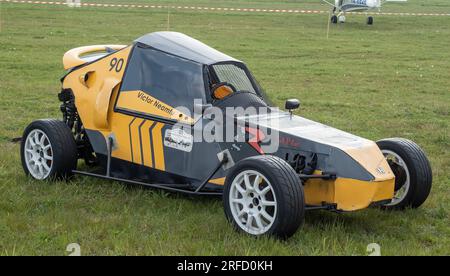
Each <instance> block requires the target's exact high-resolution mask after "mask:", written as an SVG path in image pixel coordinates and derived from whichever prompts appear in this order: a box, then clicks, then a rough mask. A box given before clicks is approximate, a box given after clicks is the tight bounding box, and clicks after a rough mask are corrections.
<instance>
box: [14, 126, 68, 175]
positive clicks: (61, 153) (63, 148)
mask: <svg viewBox="0 0 450 276" xmlns="http://www.w3.org/2000/svg"><path fill="white" fill-rule="evenodd" d="M21 159H22V167H23V170H24V171H25V173H26V174H27V175H30V176H31V177H33V178H34V179H37V180H46V179H53V178H58V179H60V178H68V177H70V176H71V175H72V170H74V169H76V164H77V146H76V143H75V140H74V138H73V135H72V132H71V130H70V129H69V127H68V126H67V125H66V124H65V123H64V122H62V121H57V120H38V121H34V122H32V123H31V124H30V125H29V126H28V127H27V128H26V129H25V131H24V133H23V136H22V143H21Z"/></svg>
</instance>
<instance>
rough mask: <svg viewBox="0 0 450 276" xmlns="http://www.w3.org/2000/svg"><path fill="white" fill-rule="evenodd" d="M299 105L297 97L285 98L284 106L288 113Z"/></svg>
mask: <svg viewBox="0 0 450 276" xmlns="http://www.w3.org/2000/svg"><path fill="white" fill-rule="evenodd" d="M299 107H300V101H299V100H297V99H289V100H286V103H285V105H284V108H285V109H287V110H289V113H291V115H292V111H293V110H294V109H297V108H299Z"/></svg>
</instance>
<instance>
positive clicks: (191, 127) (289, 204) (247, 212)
mask: <svg viewBox="0 0 450 276" xmlns="http://www.w3.org/2000/svg"><path fill="white" fill-rule="evenodd" d="M63 63H64V68H65V69H66V70H67V74H66V75H65V76H64V77H63V78H62V79H61V82H62V91H61V92H60V93H59V100H60V101H61V102H62V105H61V111H62V113H63V119H62V120H38V121H35V122H33V123H31V124H30V125H29V126H28V127H27V128H26V129H25V132H24V134H23V138H22V143H21V157H22V165H23V168H24V170H25V173H26V174H28V175H31V176H32V177H33V178H35V179H39V180H46V179H58V178H59V179H60V178H68V177H71V176H72V175H73V174H81V175H87V176H93V177H100V178H104V179H110V180H117V181H122V182H126V183H132V184H139V185H145V186H149V187H153V188H160V189H165V190H168V191H173V192H182V193H186V194H191V195H215V196H223V204H224V209H225V214H226V217H227V218H228V219H229V221H230V222H231V223H232V224H233V225H234V226H235V227H236V229H239V230H241V231H244V232H246V233H249V234H251V235H262V234H270V235H274V236H278V237H289V236H291V235H292V234H294V233H295V231H296V230H297V229H298V227H299V226H300V225H301V224H302V222H303V220H304V216H305V210H313V209H325V210H331V211H354V210H359V209H363V208H367V207H369V206H372V205H378V206H381V208H386V209H394V208H395V209H403V208H405V207H412V208H416V207H419V206H420V205H421V204H422V203H423V202H424V201H425V200H426V198H427V197H428V195H429V192H430V189H431V183H432V174H431V168H430V165H429V162H428V160H427V157H426V156H425V154H424V152H423V151H422V150H421V149H420V148H419V146H417V145H416V144H415V143H413V142H411V141H409V140H406V139H400V138H392V139H384V140H380V141H378V142H376V143H375V142H372V141H369V140H366V139H363V138H360V137H357V136H355V135H352V134H349V133H346V132H343V131H340V130H337V129H334V128H332V127H329V126H325V125H323V124H320V123H316V122H313V121H311V120H308V119H305V118H302V117H299V116H296V115H293V114H292V110H294V109H296V108H298V107H299V102H298V101H297V100H287V101H286V106H285V109H287V110H288V112H285V111H279V110H277V109H275V108H273V107H270V106H271V104H270V103H269V101H268V99H267V97H266V96H265V95H264V92H263V90H262V88H261V87H260V85H259V84H258V83H257V81H256V80H255V78H254V77H253V76H252V74H251V73H250V71H249V70H248V68H247V67H246V66H245V64H244V63H242V62H241V61H238V60H236V59H234V58H232V57H230V56H227V55H225V54H223V53H221V52H219V51H216V50H214V49H212V48H210V47H208V46H207V45H205V44H203V43H201V42H199V41H197V40H195V39H193V38H190V37H188V36H186V35H183V34H180V33H175V32H157V33H151V34H148V35H144V36H142V37H140V38H138V39H137V40H136V41H134V43H132V45H130V46H123V45H97V46H87V47H80V48H76V49H72V50H70V51H68V52H67V53H66V54H65V55H64V58H63ZM194 99H197V103H195V102H194ZM178 107H183V108H178ZM230 107H242V108H245V109H247V108H249V107H254V108H255V109H256V108H258V109H259V108H263V107H266V108H267V109H268V110H269V111H268V112H265V113H262V112H261V113H259V112H257V113H256V114H253V115H249V114H244V115H242V116H233V118H231V122H232V125H233V128H234V130H236V133H238V134H236V137H234V138H233V139H232V140H231V141H230V140H223V141H213V142H211V141H206V140H205V139H201V140H200V141H196V140H195V139H194V138H195V137H196V134H197V133H199V132H200V133H201V132H204V130H205V128H206V127H207V126H208V125H211V123H213V124H216V130H214V131H221V128H223V127H224V126H225V125H229V124H230V123H227V124H224V123H220V122H219V121H220V120H217V119H218V116H212V115H211V112H209V110H211V109H213V108H219V109H220V110H225V109H227V108H230ZM195 109H197V110H200V112H193V111H194V110H195ZM191 114H199V116H194V115H191ZM224 116H225V117H226V118H227V119H228V120H226V121H227V122H230V118H229V116H228V117H227V116H226V115H224ZM216 121H217V123H215V122H216ZM214 131H211V133H214ZM272 132H273V133H275V132H276V133H278V138H277V139H278V140H277V142H278V147H277V148H276V150H275V151H272V152H268V151H265V150H264V145H265V143H266V142H267V141H266V138H267V137H268V136H269V134H270V133H272ZM239 137H241V138H243V139H238V138H239ZM80 159H82V160H83V159H84V161H85V165H82V167H83V168H86V169H83V170H77V165H78V163H79V162H78V161H79V160H80ZM80 165H81V164H80Z"/></svg>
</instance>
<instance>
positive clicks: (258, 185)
mask: <svg viewBox="0 0 450 276" xmlns="http://www.w3.org/2000/svg"><path fill="white" fill-rule="evenodd" d="M229 200H230V207H231V212H232V214H233V217H234V219H235V221H236V222H237V224H238V225H239V227H241V228H242V229H243V230H244V231H246V232H248V233H250V234H253V235H260V234H264V233H265V232H267V231H268V229H270V227H271V226H272V224H273V222H274V221H275V217H276V205H277V204H276V198H275V193H274V191H273V187H272V185H271V184H270V182H269V181H268V180H267V179H266V178H265V177H264V175H262V174H261V173H259V172H257V171H253V170H248V171H243V172H241V173H240V174H238V175H237V176H236V177H235V179H234V181H233V182H232V184H231V191H230V198H229Z"/></svg>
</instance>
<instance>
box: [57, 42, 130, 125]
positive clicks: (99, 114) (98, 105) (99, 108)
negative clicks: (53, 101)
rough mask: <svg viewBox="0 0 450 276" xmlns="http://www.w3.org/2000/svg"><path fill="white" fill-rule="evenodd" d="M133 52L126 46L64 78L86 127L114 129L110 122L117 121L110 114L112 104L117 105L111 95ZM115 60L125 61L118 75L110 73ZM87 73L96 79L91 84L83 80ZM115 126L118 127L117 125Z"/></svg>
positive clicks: (64, 84) (65, 86) (115, 72)
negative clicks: (112, 62)
mask: <svg viewBox="0 0 450 276" xmlns="http://www.w3.org/2000/svg"><path fill="white" fill-rule="evenodd" d="M94 48H95V47H94ZM130 50H131V47H126V48H124V49H122V50H120V51H118V52H115V53H113V54H111V55H110V56H108V57H106V58H103V59H101V60H98V61H96V62H94V63H92V64H88V65H86V66H84V67H82V68H80V69H77V70H74V71H72V72H71V73H69V74H68V75H67V76H66V78H65V79H64V83H63V87H64V88H70V89H72V91H73V93H74V96H75V104H76V106H77V111H78V113H79V115H80V117H81V120H82V121H83V125H84V127H85V128H87V129H93V130H100V131H105V132H108V131H110V130H111V128H112V126H109V124H108V121H109V120H114V119H113V117H115V116H112V115H111V114H107V113H111V111H112V108H111V105H113V104H114V102H113V101H112V100H111V98H112V92H114V90H115V89H116V88H117V87H118V85H119V84H120V82H121V81H122V77H123V73H124V71H125V67H126V64H127V61H128V56H129V53H130ZM69 52H70V51H69ZM114 58H116V59H118V60H119V59H123V60H124V62H123V66H122V70H120V71H119V72H117V71H116V70H114V69H113V70H109V69H110V68H111V65H110V63H111V60H112V59H114ZM88 73H89V74H90V75H92V74H95V79H96V80H97V81H96V82H93V83H90V85H86V83H85V82H84V77H85V75H86V74H88ZM114 124H115V125H117V124H116V122H115V123H114ZM126 127H128V125H127V126H126Z"/></svg>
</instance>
